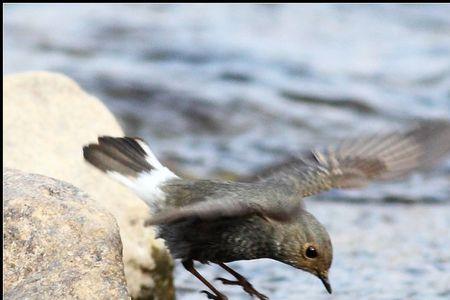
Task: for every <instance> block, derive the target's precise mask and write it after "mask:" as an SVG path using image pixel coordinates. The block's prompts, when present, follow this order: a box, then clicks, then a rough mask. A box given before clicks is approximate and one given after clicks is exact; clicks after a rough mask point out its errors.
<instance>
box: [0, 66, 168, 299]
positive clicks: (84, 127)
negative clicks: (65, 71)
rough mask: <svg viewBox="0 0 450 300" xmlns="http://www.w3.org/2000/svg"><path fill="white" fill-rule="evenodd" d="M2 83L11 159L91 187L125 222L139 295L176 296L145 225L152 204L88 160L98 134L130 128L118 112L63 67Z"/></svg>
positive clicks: (164, 259) (127, 262)
mask: <svg viewBox="0 0 450 300" xmlns="http://www.w3.org/2000/svg"><path fill="white" fill-rule="evenodd" d="M3 84H4V89H3V109H4V114H3V117H4V119H3V127H4V132H3V133H4V139H3V153H4V156H3V162H4V166H6V167H9V168H14V169H19V170H22V171H26V172H29V173H37V174H42V175H46V176H50V177H53V178H57V179H60V180H64V181H66V182H70V183H71V184H73V185H75V186H76V187H78V188H80V189H82V190H83V191H85V192H86V193H88V194H89V196H90V197H91V198H92V199H94V200H95V201H97V203H98V204H99V205H100V206H101V207H103V208H104V209H106V210H107V211H109V212H110V213H111V214H112V215H114V217H115V218H116V221H117V223H118V225H119V227H120V235H121V239H122V244H123V262H124V267H125V277H126V279H127V284H128V290H129V291H130V294H131V295H132V297H133V298H148V297H154V298H155V299H173V297H174V290H173V283H172V269H173V262H172V260H171V258H170V256H169V255H168V252H167V250H166V249H165V247H164V243H163V242H162V240H155V235H154V230H153V229H152V228H150V227H144V225H143V224H144V220H145V219H146V218H148V208H147V206H146V204H144V202H143V201H142V200H140V199H139V198H137V197H136V196H135V195H134V194H133V193H132V192H131V191H129V190H128V189H127V188H125V187H123V186H122V185H120V184H119V183H117V182H115V181H114V180H112V179H110V178H108V177H107V176H105V175H104V174H102V173H101V172H100V171H98V170H96V169H94V168H92V167H91V166H89V165H88V164H87V163H86V162H85V161H84V160H83V154H82V147H83V145H86V144H88V143H90V142H93V141H95V140H96V139H97V136H99V135H113V136H123V135H124V133H123V131H122V129H121V128H120V126H119V124H118V123H117V121H116V120H115V118H114V116H113V115H112V114H111V113H110V112H109V110H108V109H107V108H106V107H105V106H104V105H103V104H102V102H101V101H99V100H98V99H96V98H94V97H92V96H90V95H88V94H86V93H85V92H84V91H83V90H82V89H81V88H80V87H79V86H78V85H77V84H76V83H75V82H74V81H73V80H71V79H69V78H67V77H66V76H63V75H60V74H55V73H48V72H29V73H23V74H17V75H9V76H5V77H4V80H3Z"/></svg>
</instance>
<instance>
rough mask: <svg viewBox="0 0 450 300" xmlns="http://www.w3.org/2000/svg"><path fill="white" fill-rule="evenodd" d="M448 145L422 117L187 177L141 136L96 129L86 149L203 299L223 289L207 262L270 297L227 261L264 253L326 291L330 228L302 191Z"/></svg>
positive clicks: (386, 176) (437, 125)
mask: <svg viewBox="0 0 450 300" xmlns="http://www.w3.org/2000/svg"><path fill="white" fill-rule="evenodd" d="M449 151H450V126H449V124H448V123H446V122H427V123H423V124H421V125H419V126H417V127H415V128H413V129H412V130H409V131H406V132H392V133H389V134H375V135H371V136H367V137H361V138H357V139H347V140H343V141H342V142H340V143H338V144H336V145H335V146H328V147H325V148H317V149H313V150H311V151H308V152H307V153H305V154H304V155H301V156H298V157H297V158H295V159H294V160H291V161H290V162H289V163H288V164H282V165H280V166H279V167H276V168H271V169H268V170H265V171H264V172H262V173H260V174H259V175H260V176H257V177H256V178H257V179H256V180H251V181H249V182H229V181H219V180H188V179H183V178H180V177H178V176H177V175H175V174H174V173H172V172H171V171H170V170H169V169H168V168H166V167H165V166H163V165H162V164H161V163H160V162H159V161H158V160H157V158H156V157H155V155H154V154H153V153H152V151H151V150H150V147H149V146H148V145H147V144H146V143H145V142H144V141H143V140H142V139H140V138H131V137H109V136H103V137H99V138H98V142H97V143H95V144H89V145H87V146H85V147H84V148H83V154H84V158H85V159H86V160H87V161H88V162H89V163H90V164H92V165H93V166H95V167H96V168H98V169H100V170H101V171H104V172H106V173H107V174H108V175H110V176H111V177H113V178H114V179H116V180H118V181H119V182H121V183H123V184H124V185H126V186H128V187H129V188H131V189H132V190H133V191H134V192H135V193H136V194H137V195H138V196H139V197H140V198H141V199H142V200H144V201H145V202H146V203H147V204H148V206H149V207H150V210H151V217H150V218H149V220H148V221H147V225H155V226H156V228H157V232H158V236H159V237H161V238H163V239H164V240H165V242H166V245H167V247H168V248H169V250H170V252H171V254H172V255H173V257H174V258H176V259H181V261H182V264H183V266H184V267H185V268H186V270H187V271H189V272H190V273H192V274H193V275H194V276H195V277H197V278H198V279H199V280H200V281H201V282H202V283H203V284H205V285H206V286H207V287H208V288H209V291H206V290H204V291H202V292H203V293H205V294H206V295H207V297H208V298H209V299H216V300H223V299H227V297H226V296H225V295H224V294H222V293H221V292H220V291H219V290H217V289H216V288H215V287H214V286H213V285H212V284H211V283H210V282H209V281H208V280H206V279H205V278H204V277H203V276H202V275H201V274H200V273H199V272H198V271H197V270H196V269H195V267H194V261H197V262H200V263H203V264H205V263H214V264H217V265H219V266H220V267H222V268H223V269H224V270H225V271H227V272H228V273H230V274H231V275H232V276H233V277H234V280H230V279H226V278H216V279H217V280H219V281H221V282H222V283H223V284H227V285H239V286H241V287H242V288H243V289H244V291H245V292H247V293H248V294H249V295H251V296H255V297H257V298H258V299H268V297H267V296H265V295H263V294H261V293H260V292H258V291H257V290H256V289H255V288H254V287H253V286H252V284H250V283H249V282H248V281H247V280H246V279H245V277H244V276H242V275H241V274H239V273H237V272H236V271H235V270H233V269H232V268H230V267H229V266H228V265H226V263H228V262H232V261H238V260H251V259H259V258H270V259H274V260H277V261H280V262H282V263H285V264H288V265H290V266H292V267H294V268H298V269H301V270H303V271H306V272H309V273H311V274H313V275H315V276H317V277H318V278H319V279H320V280H321V281H322V283H323V284H324V286H325V288H326V290H327V291H328V292H329V293H331V292H332V289H331V285H330V282H329V280H328V273H329V269H330V266H331V263H332V259H333V249H332V244H331V240H330V237H329V235H328V233H327V231H326V229H325V228H324V226H323V225H322V224H321V223H319V221H318V220H317V219H316V218H315V217H314V216H313V215H312V214H310V213H308V212H307V211H306V209H305V207H304V204H303V200H302V199H303V198H304V197H307V196H311V195H315V194H318V193H321V192H324V191H328V190H330V189H333V188H339V189H346V188H361V187H364V186H366V185H367V184H368V183H370V182H371V181H377V180H393V179H398V178H402V177H404V176H406V175H408V174H409V173H411V172H412V171H414V170H420V169H423V168H426V167H429V166H432V165H433V164H435V163H436V162H437V161H439V160H440V159H441V158H442V157H443V156H444V155H446V154H447V153H448V152H449Z"/></svg>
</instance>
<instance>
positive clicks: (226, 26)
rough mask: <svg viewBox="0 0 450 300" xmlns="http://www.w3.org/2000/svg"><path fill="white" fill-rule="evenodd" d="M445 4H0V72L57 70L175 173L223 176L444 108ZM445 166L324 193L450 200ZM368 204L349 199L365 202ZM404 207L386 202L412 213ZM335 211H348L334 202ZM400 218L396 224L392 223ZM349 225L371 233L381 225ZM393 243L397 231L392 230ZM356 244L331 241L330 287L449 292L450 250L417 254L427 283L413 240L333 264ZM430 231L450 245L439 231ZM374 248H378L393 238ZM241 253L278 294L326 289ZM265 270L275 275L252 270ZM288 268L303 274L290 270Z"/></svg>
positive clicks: (449, 91) (448, 42)
mask: <svg viewBox="0 0 450 300" xmlns="http://www.w3.org/2000/svg"><path fill="white" fill-rule="evenodd" d="M449 16H450V5H446V4H443V5H335V4H320V5H254V4H249V5H239V6H237V5H205V4H202V5H104V4H96V5H76V4H71V5H68V4H66V5H54V4H48V5H7V6H6V7H5V12H4V23H3V24H4V34H5V35H4V48H3V49H4V52H3V58H4V67H3V73H13V72H18V71H28V70H42V69H45V70H53V71H59V72H63V73H65V74H67V75H69V76H70V77H72V78H74V79H75V80H76V81H77V82H79V83H80V84H81V86H82V87H83V88H84V89H86V90H88V92H90V93H92V94H94V95H95V96H97V97H99V98H100V99H102V100H103V101H105V103H106V104H107V105H108V106H109V107H110V109H111V110H112V111H113V112H114V113H115V114H116V116H118V118H119V120H120V121H121V123H122V124H123V126H124V127H125V129H126V132H127V133H128V134H131V135H140V136H142V137H144V138H145V139H147V140H148V141H150V144H151V146H152V148H154V151H155V152H156V153H157V154H158V156H160V157H161V158H162V160H163V161H165V162H166V163H167V164H169V165H170V166H171V167H172V168H174V169H175V170H177V172H179V173H180V174H185V175H189V176H208V177H216V178H218V177H220V178H235V177H238V176H244V175H248V174H251V173H252V172H254V171H255V170H257V169H259V168H261V167H264V166H267V165H269V164H271V163H275V162H278V161H281V160H283V158H285V157H287V156H289V155H290V154H292V153H296V152H298V151H300V150H302V149H306V148H308V147H311V146H313V145H317V144H323V143H326V142H330V141H331V142H332V141H335V140H336V139H339V138H341V137H344V136H348V135H356V134H361V133H364V132H373V131H376V130H379V129H385V130H386V129H389V128H406V127H408V126H410V125H411V123H412V122H413V121H414V120H417V119H447V120H449V119H450V18H449ZM449 181H450V160H447V161H446V162H444V163H443V164H442V165H440V166H439V167H438V168H437V169H436V170H435V171H433V172H432V173H431V174H428V175H426V176H424V175H420V174H416V175H414V176H412V177H411V178H410V179H408V180H406V181H403V182H400V183H395V184H385V185H374V186H371V187H370V188H368V189H365V190H363V191H352V192H345V193H343V192H333V193H329V194H327V195H325V198H326V199H334V200H343V199H345V200H348V199H353V200H354V201H362V200H364V201H368V202H371V201H383V200H384V201H385V202H386V201H399V200H400V201H402V202H405V201H406V202H422V203H424V202H426V203H449V202H450V201H449V198H450V196H449V195H450V187H449ZM321 205H322V204H321ZM333 205H334V204H328V205H325V206H324V207H325V210H333V209H334V206H333ZM336 205H338V204H336ZM340 205H341V204H339V205H338V206H337V208H336V209H337V210H338V211H339V210H340V209H341V206H340ZM370 207H371V206H367V207H366V205H361V206H359V207H350V206H349V208H348V210H349V213H350V214H351V212H352V211H353V210H355V212H354V214H355V215H359V214H362V215H363V216H364V214H363V212H364V211H365V210H366V209H369V208H370ZM433 207H434V206H430V208H429V209H430V210H433ZM378 209H379V210H380V211H381V212H377V213H374V215H375V217H374V218H375V220H378V221H374V222H375V223H376V224H378V225H379V226H381V227H377V226H375V228H377V229H380V230H385V228H384V227H383V226H384V225H383V224H384V219H383V218H382V217H377V216H379V215H383V213H384V212H383V211H385V210H386V212H385V213H388V214H389V213H390V210H391V208H390V207H388V208H385V207H384V206H381V207H379V208H378ZM403 210H407V208H403V209H401V208H397V209H396V210H394V211H395V212H398V213H399V215H401V214H402V213H403V214H406V215H407V216H410V214H408V213H407V212H403ZM441 210H442V211H441ZM319 211H320V210H319ZM436 211H441V212H440V214H438V215H437V216H440V217H442V218H443V219H439V220H440V221H439V222H440V223H438V225H436V224H434V225H433V223H431V224H430V223H426V224H427V225H426V226H425V225H424V226H425V227H426V228H429V229H430V228H431V229H430V230H431V233H430V236H433V234H435V233H437V232H441V231H442V230H443V228H447V230H448V228H449V227H450V226H449V223H448V219H450V217H449V215H450V213H449V209H448V206H446V205H445V206H444V208H438V209H436ZM329 214H330V216H329V217H331V218H334V216H333V215H331V214H332V212H329ZM369 215H370V214H369ZM430 216H431V213H430ZM445 219H447V222H446V221H445ZM325 221H326V219H325ZM325 221H324V222H325ZM339 222H342V223H343V224H347V225H348V226H350V227H353V226H356V227H358V225H357V224H356V225H355V224H354V223H352V221H349V220H347V219H346V217H345V216H344V215H342V216H341V218H340V221H339ZM424 222H425V221H424ZM403 225H404V226H406V225H405V224H403ZM329 226H331V228H337V229H336V230H337V232H335V233H334V234H335V235H337V236H339V230H341V229H342V230H348V229H347V228H339V226H338V225H331V224H330V225H329ZM333 226H334V227H333ZM336 226H337V227H336ZM399 226H400V225H399ZM408 227H410V226H409V225H408V226H406V228H403V229H399V228H396V230H399V232H400V234H403V233H402V232H403V231H402V230H407V228H408ZM332 230H333V229H332ZM361 230H362V232H363V233H365V234H371V235H373V236H376V237H377V239H378V238H379V239H383V234H382V231H381V232H378V231H377V232H376V234H375V233H374V232H372V231H365V230H364V228H363V229H361ZM340 234H341V235H342V232H341V233H340ZM355 234H356V233H355ZM445 234H447V235H448V232H447V233H444V235H445ZM345 236H347V237H348V234H347V235H345ZM348 239H350V240H351V242H352V243H356V241H355V240H354V237H353V239H352V238H350V237H349V238H348ZM363 239H367V237H366V236H364V237H363ZM402 241H409V242H410V243H416V245H417V246H418V247H419V249H420V243H421V241H422V240H421V238H420V237H417V238H415V237H411V236H409V235H407V234H405V235H404V240H402ZM363 242H364V241H362V242H361V243H363ZM371 242H372V244H375V245H376V244H377V243H376V242H374V241H371ZM409 242H405V243H406V244H408V243H409ZM428 242H430V243H431V241H427V243H428ZM436 242H437V243H439V242H440V241H436ZM380 243H381V242H380ZM383 243H384V242H383ZM393 243H394V245H397V246H399V247H403V246H401V245H402V243H401V242H400V241H399V240H396V241H393ZM352 245H353V246H347V247H345V246H341V247H343V248H341V250H337V251H341V252H338V253H339V255H341V256H343V257H345V259H344V260H341V261H338V262H337V263H336V264H337V266H336V268H337V271H336V273H338V274H339V276H340V279H338V280H336V281H338V282H339V280H340V282H339V283H338V287H337V288H336V290H337V294H336V297H337V298H340V297H339V295H340V294H339V290H341V291H343V290H344V291H346V292H345V293H343V294H341V295H342V299H348V298H347V297H348V295H353V296H354V297H357V298H366V297H365V296H367V295H377V293H378V292H379V291H380V290H382V289H383V288H384V287H385V286H386V285H389V284H390V282H391V281H393V282H401V283H402V284H400V285H399V286H398V287H393V286H392V285H390V286H389V289H390V293H388V294H387V295H389V296H388V297H387V298H388V299H393V298H399V299H404V298H409V299H412V298H415V297H417V299H421V298H424V297H425V298H427V299H429V298H430V297H431V296H433V297H440V296H442V297H446V296H448V295H449V294H450V292H449V290H448V286H449V284H445V282H444V281H442V280H447V279H449V277H448V276H447V277H445V276H443V275H442V272H444V271H445V272H447V274H450V270H449V256H448V255H443V257H444V258H442V260H441V261H440V262H428V261H424V262H420V263H421V264H426V265H427V268H431V269H432V270H433V271H430V272H431V273H432V274H431V275H429V274H428V273H426V274H428V275H429V276H431V277H427V278H432V279H436V280H437V282H438V283H437V284H438V285H439V286H438V287H435V286H432V285H433V280H431V279H430V280H431V281H430V284H425V283H423V284H419V285H417V284H413V283H412V281H411V280H412V279H411V278H416V277H417V276H419V277H420V274H422V273H420V272H428V271H429V270H428V269H427V268H426V269H425V271H423V268H419V271H417V272H419V273H420V274H419V275H417V274H416V273H414V272H416V271H414V270H415V267H414V266H409V264H412V265H414V264H415V263H416V261H417V260H416V258H415V256H414V255H416V254H414V255H412V256H409V258H410V259H411V261H408V263H407V265H408V266H404V267H405V268H409V269H408V270H410V271H405V273H401V271H399V272H400V273H398V274H397V273H395V272H397V271H394V270H393V269H392V268H394V267H392V268H390V267H389V265H390V264H389V262H386V260H383V254H382V253H379V252H380V251H381V252H383V249H381V250H377V251H375V250H374V251H372V252H370V250H367V251H368V252H367V257H363V256H364V255H365V254H364V253H365V252H364V251H363V252H362V253H358V254H357V255H359V256H358V257H356V258H355V261H356V262H361V264H363V263H364V262H366V263H367V262H369V264H370V266H375V265H376V266H377V268H380V269H381V267H380V266H381V265H382V266H383V267H386V268H387V269H388V270H390V271H389V272H391V273H392V272H394V273H395V274H397V275H392V276H393V277H390V276H385V275H384V274H383V276H382V278H379V277H377V275H376V274H377V273H376V270H377V268H375V269H373V268H372V269H370V270H372V271H371V272H372V273H371V272H369V271H367V272H365V273H364V272H363V273H364V274H363V275H361V276H363V277H358V278H348V277H347V276H348V274H347V273H346V272H356V273H357V272H359V270H357V268H356V267H354V266H353V267H352V266H349V265H345V264H346V263H352V260H349V256H347V254H348V255H353V254H351V253H345V251H346V250H345V249H352V251H357V250H358V248H357V247H356V246H355V245H356V244H352ZM439 245H440V246H442V247H448V246H450V241H448V238H446V240H444V241H443V242H442V244H439ZM439 245H438V246H439ZM438 246H436V247H438ZM411 247H412V246H411ZM424 247H425V248H426V249H430V248H431V249H432V248H433V247H432V245H430V244H427V245H426V246H424ZM386 248H387V249H386V251H389V253H388V254H389V255H390V254H391V252H390V251H395V250H393V249H392V247H389V245H386ZM402 249H403V248H402ZM349 251H350V250H349ZM402 251H403V250H402ZM405 251H406V250H405ZM447 252H448V251H447ZM355 253H357V252H355ZM375 262H376V264H375ZM378 263H380V264H379V265H378ZM417 263H419V262H417ZM238 266H241V265H240V264H238ZM242 266H243V268H247V271H248V272H247V273H250V274H253V277H255V278H256V280H257V281H258V278H260V282H261V284H260V285H261V286H264V287H265V288H266V290H270V291H272V292H273V293H274V295H276V299H297V296H295V295H293V294H291V293H290V292H289V290H292V291H297V290H298V291H302V292H301V293H305V292H304V289H305V287H309V286H311V290H310V291H308V293H305V294H304V296H305V297H309V296H311V295H314V296H317V297H319V298H320V297H323V298H327V297H328V296H325V295H324V294H322V290H321V288H320V286H319V285H320V283H316V282H315V279H314V278H310V280H309V278H308V277H307V276H304V275H303V274H299V272H298V271H295V270H294V271H292V270H290V269H288V268H287V267H285V268H283V267H275V265H272V264H271V263H267V264H266V262H264V263H262V265H261V264H260V262H257V263H249V264H242ZM245 266H248V267H245ZM277 266H278V265H277ZM433 266H434V267H435V268H436V270H435V269H433V268H434V267H433ZM442 266H444V267H442ZM261 268H263V269H264V272H261V270H262V269H261ZM266 268H267V269H266ZM442 268H444V271H442ZM258 270H259V271H258ZM402 270H403V269H402ZM208 272H210V271H208ZM265 272H269V273H271V274H272V275H268V276H263V275H260V274H259V273H265ZM373 272H375V273H373ZM380 272H381V271H380ZM408 272H410V273H408ZM411 272H412V273H411ZM433 272H434V273H433ZM177 273H180V276H178V277H177V282H178V286H186V284H187V283H186V282H190V281H189V280H190V279H186V280H187V281H185V280H184V279H183V277H182V276H184V275H182V274H184V273H183V272H177ZM366 273H367V274H366ZM369 273H370V274H369ZM391 273H389V274H391ZM208 274H210V275H211V276H212V275H213V273H208ZM297 274H298V275H297ZM338 274H336V276H338ZM345 274H347V275H345ZM405 274H406V275H405ZM408 274H412V275H408ZM428 275H427V276H428ZM297 276H298V278H299V280H300V281H301V282H304V284H297ZM341 276H343V278H342V277H341ZM364 276H366V277H364ZM294 278H295V279H294ZM300 278H301V279H300ZM410 279H411V280H410ZM303 280H304V281H303ZM308 280H309V281H308ZM408 280H409V281H408ZM269 281H270V282H269ZM293 282H295V284H292V283H293ZM313 282H314V283H313ZM424 282H428V281H424ZM446 282H447V283H450V279H449V280H448V281H446ZM185 283H186V284H185ZM441 283H442V284H441ZM412 285H414V286H412ZM352 286H353V287H354V288H355V289H353V287H352ZM411 286H412V287H411ZM280 287H282V288H280ZM339 287H340V288H339ZM356 287H358V288H356ZM362 287H364V288H362ZM359 288H361V289H359ZM408 289H411V291H412V292H410V293H409V294H408V293H405V290H408ZM181 291H182V292H179V293H182V294H183V295H189V292H186V293H184V292H183V291H184V290H182V289H181ZM433 291H435V293H433ZM299 293H300V292H299ZM191 295H193V296H192V297H193V298H192V299H196V297H198V295H197V294H196V293H195V294H191ZM233 295H234V294H233ZM238 295H241V294H236V297H238ZM302 295H303V294H302ZM319 295H320V296H319ZM288 296H289V297H288ZM298 297H300V296H298ZM371 297H372V296H371ZM373 297H375V296H373ZM367 298H368V297H367ZM375 298H376V299H381V298H380V297H375ZM431 298H432V297H431ZM189 299H190V298H189ZM243 299H244V298H243ZM327 299H328V298H327Z"/></svg>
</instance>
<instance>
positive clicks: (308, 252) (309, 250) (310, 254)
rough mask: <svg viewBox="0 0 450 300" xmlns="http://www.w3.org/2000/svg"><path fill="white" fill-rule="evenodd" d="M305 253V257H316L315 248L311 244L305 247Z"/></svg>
mask: <svg viewBox="0 0 450 300" xmlns="http://www.w3.org/2000/svg"><path fill="white" fill-rule="evenodd" d="M305 255H306V257H307V258H316V257H317V250H316V248H314V247H313V246H309V247H308V248H306V251H305Z"/></svg>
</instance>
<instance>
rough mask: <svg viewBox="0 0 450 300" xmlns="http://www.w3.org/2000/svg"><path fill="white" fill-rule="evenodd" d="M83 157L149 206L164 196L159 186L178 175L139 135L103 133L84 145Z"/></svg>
mask: <svg viewBox="0 0 450 300" xmlns="http://www.w3.org/2000/svg"><path fill="white" fill-rule="evenodd" d="M83 156H84V158H85V159H86V161H87V162H89V163H90V164H92V165H93V166H94V167H96V168H97V169H99V170H101V171H103V172H105V173H106V174H108V175H109V176H111V177H112V178H114V179H116V180H118V181H119V182H121V183H122V184H124V185H126V186H128V187H129V188H131V189H132V190H133V191H134V192H135V193H136V194H137V195H138V196H139V197H140V198H142V199H143V200H144V201H146V202H147V204H149V205H150V206H153V205H154V204H155V202H157V200H161V199H162V198H164V192H163V191H162V190H161V187H162V186H163V185H164V184H165V183H167V182H168V181H170V180H173V179H176V178H178V177H177V176H176V175H175V174H174V173H172V172H171V171H170V170H169V169H168V168H166V167H164V166H163V165H162V164H161V163H160V162H159V161H158V159H157V158H156V157H155V155H154V154H153V153H152V151H151V150H150V147H149V146H148V145H147V144H146V143H145V142H144V141H143V140H142V139H139V138H130V137H120V138H116V137H110V136H102V137H99V138H98V142H97V143H94V144H89V145H87V146H85V147H83Z"/></svg>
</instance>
